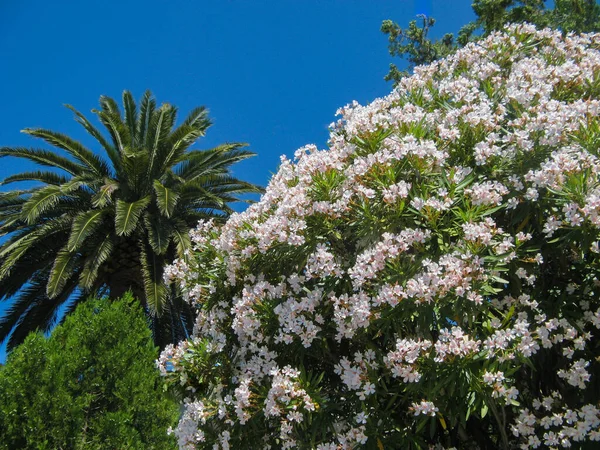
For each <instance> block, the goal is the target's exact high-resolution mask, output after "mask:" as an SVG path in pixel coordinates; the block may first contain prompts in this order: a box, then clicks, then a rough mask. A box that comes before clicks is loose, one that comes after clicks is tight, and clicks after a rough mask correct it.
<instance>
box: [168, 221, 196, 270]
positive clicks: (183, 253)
mask: <svg viewBox="0 0 600 450" xmlns="http://www.w3.org/2000/svg"><path fill="white" fill-rule="evenodd" d="M189 232H190V226H189V225H188V224H187V223H186V222H184V221H183V220H176V221H175V222H174V227H173V234H172V235H171V237H172V239H173V242H174V243H175V248H176V250H177V257H178V258H184V259H186V260H187V258H188V252H189V250H191V249H192V241H191V239H190V233H189Z"/></svg>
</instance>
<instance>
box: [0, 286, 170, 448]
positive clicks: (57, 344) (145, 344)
mask: <svg viewBox="0 0 600 450" xmlns="http://www.w3.org/2000/svg"><path fill="white" fill-rule="evenodd" d="M157 355H158V349H157V348H156V347H154V345H153V343H152V336H151V333H150V330H149V329H148V325H147V323H146V318H145V315H144V312H143V311H142V308H141V307H140V306H139V304H136V303H135V302H134V300H133V299H132V297H131V295H126V296H125V297H124V299H123V300H119V301H108V300H89V301H87V302H85V303H83V304H81V306H78V307H77V309H76V310H75V312H74V313H73V314H71V315H69V316H68V317H67V318H66V320H65V322H64V324H62V325H59V326H57V327H56V328H55V329H54V331H53V332H52V335H51V336H50V337H49V338H45V337H44V335H43V334H42V333H32V334H30V335H29V336H28V337H27V339H26V340H25V342H24V343H23V344H22V345H20V346H19V347H18V348H17V349H15V350H14V351H13V352H12V353H11V354H10V355H9V356H8V360H7V363H6V365H5V366H4V367H1V368H0V436H2V439H0V449H25V448H27V449H58V448H69V449H107V448H114V449H144V450H145V449H160V450H163V449H168V448H175V447H176V446H175V441H174V439H173V438H172V437H170V436H168V435H167V428H168V427H169V426H170V425H175V423H176V422H177V417H178V407H177V404H176V402H175V401H173V400H172V399H170V398H169V397H167V396H166V394H165V392H164V389H163V380H162V379H161V378H160V375H159V374H158V371H157V370H156V367H155V366H154V360H155V358H156V356H157Z"/></svg>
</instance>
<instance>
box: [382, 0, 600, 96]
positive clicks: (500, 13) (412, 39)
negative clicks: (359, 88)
mask: <svg viewBox="0 0 600 450" xmlns="http://www.w3.org/2000/svg"><path fill="white" fill-rule="evenodd" d="M472 7H473V11H474V12H475V14H476V15H477V19H476V20H475V21H473V22H469V23H468V24H466V25H464V26H463V27H462V28H461V29H460V30H459V32H458V36H457V37H456V38H455V37H454V34H452V33H447V34H445V35H444V36H443V37H442V38H441V39H435V40H432V39H430V38H428V37H427V36H428V34H429V32H430V31H431V28H432V27H433V26H434V25H435V19H433V18H432V17H426V16H424V15H419V16H417V18H418V21H417V20H413V21H411V22H410V23H409V24H408V28H404V29H402V28H401V27H400V26H399V25H398V24H397V23H395V22H393V21H391V20H384V21H383V23H382V25H381V31H382V32H383V33H384V34H386V35H387V36H388V42H389V45H388V49H389V52H390V55H392V56H398V57H400V58H404V59H406V60H407V61H408V69H407V70H400V69H399V68H398V67H397V66H396V65H395V64H390V71H389V73H388V74H387V75H386V76H385V80H386V81H393V82H394V86H396V85H397V84H398V82H399V81H400V80H401V79H402V78H403V77H405V76H407V75H409V73H410V71H412V69H413V68H414V67H416V66H420V65H424V64H430V63H432V62H433V61H436V60H438V59H440V58H444V57H446V56H448V55H449V54H450V53H452V52H453V51H455V50H456V49H458V48H460V47H464V46H465V45H466V44H468V43H469V42H471V41H473V40H476V39H478V38H481V37H485V36H488V35H489V34H490V33H492V32H494V31H501V30H503V29H504V28H505V27H506V26H507V25H508V24H509V23H523V22H528V23H531V24H534V25H535V26H537V27H538V28H545V27H550V28H555V29H560V30H562V31H563V32H565V33H569V32H575V33H588V32H594V31H599V30H600V5H598V3H597V2H596V0H556V1H555V2H554V8H553V9H549V8H546V0H473V4H472ZM476 32H480V33H479V34H476Z"/></svg>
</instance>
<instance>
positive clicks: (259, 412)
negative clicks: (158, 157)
mask: <svg viewBox="0 0 600 450" xmlns="http://www.w3.org/2000/svg"><path fill="white" fill-rule="evenodd" d="M599 109H600V34H589V35H572V34H569V35H566V36H563V35H562V34H561V33H560V32H557V31H551V30H549V29H546V30H542V31H538V30H536V29H535V28H534V27H533V26H531V25H518V26H511V27H510V28H509V29H508V30H507V31H506V32H505V33H493V34H491V35H490V36H489V37H488V38H486V39H485V40H481V41H479V42H478V43H477V44H469V45H467V46H466V47H465V48H464V49H461V50H459V51H458V52H456V53H455V54H454V55H453V56H450V57H448V58H446V59H444V60H440V61H437V62H435V63H433V64H431V65H429V66H423V67H418V68H417V69H416V70H415V74H414V75H413V76H412V77H410V78H404V79H402V80H401V81H400V83H399V86H398V87H397V88H396V89H395V90H394V91H393V92H392V93H391V94H390V95H389V96H387V97H385V98H382V99H378V100H376V101H374V102H373V103H371V104H369V105H367V106H360V105H358V104H356V103H355V104H353V105H350V106H347V107H345V108H342V109H341V110H340V111H339V112H338V113H339V114H340V115H341V119H340V120H339V121H337V122H336V123H335V124H332V127H331V137H330V141H329V149H327V150H317V148H315V147H314V146H307V147H305V148H302V149H300V150H298V151H297V152H296V154H295V159H294V161H289V160H287V159H286V158H285V157H283V158H282V161H281V166H280V168H279V171H278V172H277V174H276V175H275V176H274V177H273V178H272V180H271V182H270V184H269V186H268V188H267V191H266V193H265V194H264V196H263V197H262V199H261V200H260V202H258V203H256V204H254V205H252V206H251V207H250V208H248V210H247V211H245V212H244V213H241V214H237V215H234V216H232V217H231V218H230V219H229V221H228V222H227V223H226V224H225V225H224V226H222V227H218V226H217V225H215V224H213V223H212V222H202V223H200V224H199V226H198V228H197V229H196V230H194V231H193V232H192V239H193V242H194V243H195V254H194V257H192V258H188V259H186V260H179V261H176V262H175V263H174V265H173V266H171V267H170V268H169V270H168V272H167V276H168V277H169V279H170V280H171V281H172V282H175V283H180V284H181V285H182V286H183V288H184V289H185V291H186V293H187V297H188V299H189V301H190V302H192V303H193V304H194V305H195V306H196V308H197V311H198V318H197V323H196V326H195V332H194V336H193V338H192V339H190V340H189V341H186V342H182V343H180V344H179V345H178V346H176V347H173V346H170V347H168V348H167V349H166V350H165V351H164V352H163V353H162V355H161V357H160V360H159V366H160V368H161V370H162V372H163V374H164V375H165V376H166V377H167V378H169V379H171V381H172V382H173V384H174V385H175V386H178V387H179V388H180V389H182V390H183V391H184V392H185V393H186V396H187V398H186V400H185V403H184V405H183V406H184V408H185V411H184V414H183V415H182V417H181V419H180V422H179V426H178V428H177V429H176V430H175V431H174V433H175V434H176V436H177V438H178V440H179V445H180V447H181V448H210V449H213V448H214V449H229V448H271V449H278V448H284V449H285V448H317V449H321V450H326V449H327V450H332V449H341V448H343V449H350V448H362V447H364V448H372V449H384V448H385V449H425V448H450V447H456V448H461V449H475V448H480V449H496V448H503V449H508V448H562V447H569V446H572V447H575V448H597V445H599V444H598V442H595V441H598V440H600V428H599V427H600V409H599V403H598V402H599V400H600V383H599V382H598V381H599V380H598V377H599V375H600V362H599V361H598V360H599V359H600V358H599V356H600V352H599V341H598V337H597V336H598V333H600V332H599V331H598V329H599V328H600V299H599V295H600V245H599V240H600V230H599V229H600V178H599V173H600V158H599V151H600V150H599V145H600V119H599V114H598V113H599Z"/></svg>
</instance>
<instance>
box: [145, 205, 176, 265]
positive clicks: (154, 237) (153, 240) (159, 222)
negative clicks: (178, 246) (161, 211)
mask: <svg viewBox="0 0 600 450" xmlns="http://www.w3.org/2000/svg"><path fill="white" fill-rule="evenodd" d="M144 223H145V225H146V230H148V242H150V245H151V246H152V250H154V252H155V253H156V254H158V255H162V254H163V253H165V252H166V251H167V248H169V243H170V242H171V240H170V239H169V238H170V236H171V232H172V228H173V227H172V225H171V224H170V223H169V222H168V221H167V220H164V219H162V218H161V217H160V216H155V215H150V214H146V216H145V217H144Z"/></svg>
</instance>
